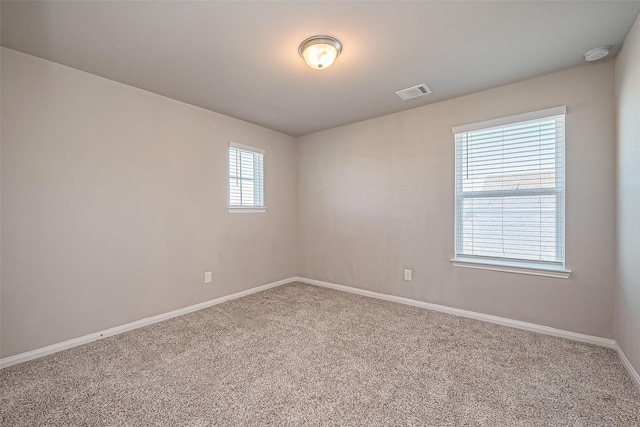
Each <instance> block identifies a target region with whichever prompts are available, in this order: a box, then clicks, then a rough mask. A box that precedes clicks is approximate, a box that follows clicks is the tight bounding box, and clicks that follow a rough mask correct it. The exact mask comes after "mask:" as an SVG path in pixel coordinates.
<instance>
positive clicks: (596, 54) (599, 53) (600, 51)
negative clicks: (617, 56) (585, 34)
mask: <svg viewBox="0 0 640 427" xmlns="http://www.w3.org/2000/svg"><path fill="white" fill-rule="evenodd" d="M610 48H611V47H610V46H602V47H596V48H595V49H591V50H590V51H589V52H587V53H585V54H584V60H585V61H588V62H591V61H597V60H598V59H602V58H604V57H605V56H607V55H609V49H610Z"/></svg>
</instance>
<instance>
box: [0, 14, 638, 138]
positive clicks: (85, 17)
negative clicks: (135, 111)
mask: <svg viewBox="0 0 640 427" xmlns="http://www.w3.org/2000/svg"><path fill="white" fill-rule="evenodd" d="M1 7H2V10H1V14H2V32H1V38H2V39H1V40H2V45H3V46H5V47H8V48H11V49H15V50H19V51H23V52H26V53H29V54H32V55H36V56H39V57H42V58H45V59H49V60H51V61H55V62H58V63H61V64H64V65H68V66H70V67H74V68H77V69H80V70H84V71H88V72H90V73H93V74H97V75H100V76H103V77H106V78H109V79H113V80H116V81H119V82H122V83H126V84H129V85H132V86H136V87H139V88H142V89H146V90H149V91H151V92H155V93H158V94H161V95H165V96H168V97H170V98H174V99H177V100H180V101H184V102H187V103H189V104H193V105H197V106H200V107H203V108H206V109H209V110H212V111H216V112H219V113H223V114H226V115H229V116H232V117H236V118H239V119H242V120H246V121H249V122H252V123H256V124H259V125H262V126H265V127H268V128H271V129H275V130H278V131H281V132H284V133H286V134H289V135H293V136H298V135H303V134H307V133H310V132H314V131H317V130H322V129H327V128H331V127H335V126H339V125H343V124H347V123H352V122H355V121H359V120H363V119H368V118H372V117H377V116H380V115H384V114H388V113H393V112H397V111H402V110H406V109H409V108H414V107H417V106H420V105H425V104H429V103H432V102H436V101H440V100H443V99H447V98H452V97H455V96H460V95H463V94H467V93H471V92H476V91H479V90H482V89H487V88H491V87H495V86H498V85H502V84H505V83H509V82H514V81H517V80H522V79H526V78H529V77H533V76H536V75H541V74H545V73H548V72H552V71H556V70H560V69H563V68H567V67H571V66H574V65H579V64H581V63H584V58H583V54H584V53H585V52H586V51H587V50H589V49H591V48H593V47H596V46H601V45H614V46H615V48H616V49H619V47H620V45H621V43H622V41H623V40H624V37H625V35H626V34H627V32H628V31H629V29H630V28H631V25H632V24H633V22H634V20H635V18H636V17H637V16H638V14H639V13H640V1H630V2H629V1H628V2H618V1H603V2H595V1H594V2H591V1H589V2H585V1H582V2H580V1H579V2H560V1H550V2H540V1H519V2H497V1H496V2H478V1H474V2H398V1H389V2H366V1H360V2H267V1H260V2H238V1H233V2H220V1H216V2H191V1H174V2H152V1H148V2H119V1H108V2H88V1H87V2H53V1H43V2H29V1H20V2H6V1H3V2H2V6H1ZM317 34H328V35H331V36H334V37H336V38H338V39H339V40H340V41H341V42H342V44H343V46H344V49H343V53H342V55H341V56H340V57H339V58H338V60H337V61H336V63H335V64H334V65H333V67H331V68H328V69H326V70H312V69H310V68H308V67H307V66H306V65H305V63H304V61H303V60H302V58H300V57H299V56H298V51H297V49H298V44H299V43H300V42H301V41H302V40H304V39H305V38H307V37H309V36H312V35H317ZM419 83H426V84H427V85H428V86H429V87H430V88H431V89H432V90H433V93H432V94H430V95H426V96H423V97H420V98H416V99H413V100H410V101H401V100H400V99H399V98H398V97H397V96H396V95H395V93H394V92H395V91H397V90H400V89H404V88H407V87H409V86H414V85H417V84H419Z"/></svg>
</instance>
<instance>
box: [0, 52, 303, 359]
mask: <svg viewBox="0 0 640 427" xmlns="http://www.w3.org/2000/svg"><path fill="white" fill-rule="evenodd" d="M1 100H2V135H1V136H2V169H1V170H2V292H1V295H2V298H1V304H2V306H1V308H0V310H1V319H0V321H1V331H0V333H1V336H2V341H1V347H2V348H1V353H0V354H1V356H2V357H7V356H11V355H14V354H17V353H21V352H24V351H28V350H32V349H35V348H39V347H43V346H46V345H49V344H53V343H57V342H60V341H64V340H67V339H70V338H75V337H78V336H82V335H85V334H88V333H92V332H96V331H99V330H103V329H106V328H110V327H113V326H117V325H121V324H124V323H127V322H131V321H134V320H138V319H141V318H144V317H147V316H152V315H156V314H159V313H164V312H167V311H171V310H174V309H177V308H181V307H185V306H188V305H191V304H195V303H198V302H202V301H206V300H209V299H212V298H215V297H218V296H222V295H227V294H231V293H233V292H238V291H242V290H245V289H248V288H252V287H255V286H258V285H262V284H265V283H269V282H273V281H277V280H281V279H284V278H287V277H291V276H295V274H296V258H295V257H296V255H295V254H296V239H295V222H296V188H295V181H296V177H295V166H294V165H295V150H296V148H295V141H294V139H293V138H291V137H289V136H286V135H283V134H280V133H277V132H273V131H270V130H267V129H264V128H261V127H259V126H256V125H253V124H249V123H246V122H242V121H239V120H235V119H232V118H229V117H226V116H223V115H220V114H216V113H212V112H210V111H206V110H203V109H200V108H197V107H193V106H190V105H187V104H184V103H181V102H177V101H174V100H171V99H168V98H164V97H162V96H158V95H155V94H152V93H149V92H145V91H143V90H139V89H136V88H133V87H130V86H126V85H123V84H119V83H116V82H113V81H110V80H106V79H104V78H101V77H98V76H94V75H91V74H87V73H84V72H81V71H78V70H74V69H72V68H68V67H64V66H61V65H58V64H55V63H52V62H49V61H45V60H42V59H38V58H35V57H33V56H28V55H25V54H22V53H19V52H16V51H12V50H9V49H6V48H2V98H1ZM229 140H233V141H236V142H239V143H243V144H249V145H255V146H257V147H262V148H264V149H266V154H265V190H266V195H265V203H266V205H267V206H268V208H269V210H268V211H267V213H266V214H229V213H228V212H227V186H228V184H227V146H228V141H229ZM206 270H212V271H213V283H212V284H211V285H205V284H204V282H203V278H204V272H205V271H206Z"/></svg>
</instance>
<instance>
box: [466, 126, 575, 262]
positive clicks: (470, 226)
mask: <svg viewBox="0 0 640 427" xmlns="http://www.w3.org/2000/svg"><path fill="white" fill-rule="evenodd" d="M455 138H456V255H462V256H464V255H466V256H473V257H488V258H504V259H509V260H519V261H533V262H544V263H549V262H550V263H563V262H564V115H560V116H554V117H548V118H543V119H538V120H530V121H526V122H520V123H513V124H509V125H503V126H499V127H493V128H488V129H480V130H474V131H469V132H461V133H457V134H456V135H455Z"/></svg>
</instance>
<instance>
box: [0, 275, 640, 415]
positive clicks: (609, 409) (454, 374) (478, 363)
mask: <svg viewBox="0 0 640 427" xmlns="http://www.w3.org/2000/svg"><path fill="white" fill-rule="evenodd" d="M0 380H1V384H0V385H1V390H0V405H1V406H0V421H1V422H0V424H1V425H2V426H152V425H153V426H210V425H216V426H226V425H291V426H299V425H336V426H338V425H340V426H342V425H362V426H376V425H397V426H400V425H402V426H405V425H415V426H638V425H640V392H639V390H638V389H637V388H636V387H635V385H634V384H633V382H632V380H631V378H630V377H629V376H628V375H627V373H626V371H625V370H624V367H623V366H622V364H621V363H620V361H619V360H618V357H617V355H616V353H615V352H614V351H613V350H609V349H605V348H602V347H597V346H593V345H588V344H582V343H578V342H573V341H568V340H564V339H560V338H555V337H550V336H545V335H540V334H535V333H531V332H526V331H522V330H517V329H511V328H507V327H503V326H498V325H493V324H489V323H483V322H480V321H476V320H471V319H466V318H460V317H455V316H451V315H447V314H442V313H437V312H432V311H427V310H423V309H419V308H414V307H409V306H405V305H400V304H395V303H391V302H386V301H380V300H375V299H370V298H365V297H360V296H356V295H352V294H348V293H343V292H339V291H334V290H329V289H324V288H319V287H315V286H310V285H306V284H301V283H293V284H289V285H285V286H281V287H278V288H274V289H271V290H268V291H265V292H261V293H258V294H253V295H251V296H248V297H245V298H241V299H238V300H234V301H230V302H227V303H224V304H221V305H217V306H214V307H211V308H208V309H205V310H201V311H199V312H195V313H191V314H188V315H185V316H182V317H178V318H175V319H172V320H168V321H166V322H162V323H158V324H155V325H152V326H148V327H145V328H142V329H137V330H135V331H131V332H128V333H125V334H121V335H117V336H113V337H110V338H106V339H103V340H100V341H96V342H93V343H90V344H87V345H83V346H80V347H76V348H73V349H69V350H66V351H63V352H60V353H56V354H53V355H50V356H46V357H43V358H40V359H37V360H34V361H31V362H26V363H23V364H20V365H16V366H12V367H9V368H6V369H3V370H2V371H0Z"/></svg>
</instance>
